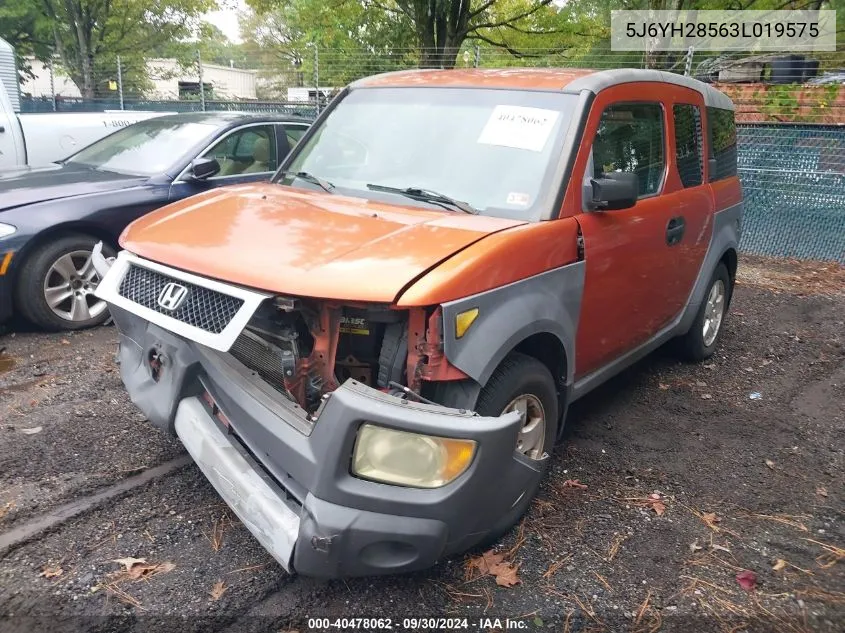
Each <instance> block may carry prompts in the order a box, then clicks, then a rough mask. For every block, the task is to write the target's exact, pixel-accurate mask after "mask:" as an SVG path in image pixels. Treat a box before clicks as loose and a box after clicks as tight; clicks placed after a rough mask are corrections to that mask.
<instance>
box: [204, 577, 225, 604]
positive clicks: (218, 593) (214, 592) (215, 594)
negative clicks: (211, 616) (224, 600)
mask: <svg viewBox="0 0 845 633" xmlns="http://www.w3.org/2000/svg"><path fill="white" fill-rule="evenodd" d="M228 588H229V587H227V586H226V583H225V582H223V581H222V580H218V581H217V582H216V583H214V586H213V587H211V591H209V592H208V593H209V595H210V596H211V599H212V600H214V601H215V602H216V601H218V600H220V598H221V597H222V596H223V594H224V593H226V590H227V589H228Z"/></svg>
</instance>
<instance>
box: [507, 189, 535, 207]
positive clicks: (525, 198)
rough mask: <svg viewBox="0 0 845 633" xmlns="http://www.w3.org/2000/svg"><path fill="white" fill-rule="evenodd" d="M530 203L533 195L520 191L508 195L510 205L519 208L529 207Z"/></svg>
mask: <svg viewBox="0 0 845 633" xmlns="http://www.w3.org/2000/svg"><path fill="white" fill-rule="evenodd" d="M530 202H531V194H527V193H520V192H518V191H511V192H510V193H509V194H508V204H512V205H515V206H517V207H527V206H528V204H529V203H530Z"/></svg>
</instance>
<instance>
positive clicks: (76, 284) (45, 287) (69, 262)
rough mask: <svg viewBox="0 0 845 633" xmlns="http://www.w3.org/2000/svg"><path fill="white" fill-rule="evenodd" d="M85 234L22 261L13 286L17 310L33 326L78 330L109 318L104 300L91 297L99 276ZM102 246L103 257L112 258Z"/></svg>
mask: <svg viewBox="0 0 845 633" xmlns="http://www.w3.org/2000/svg"><path fill="white" fill-rule="evenodd" d="M98 241H99V240H97V239H96V238H94V237H91V236H88V235H66V236H63V237H60V238H58V239H55V240H51V241H50V242H48V243H46V244H42V245H41V246H39V247H38V248H37V249H36V250H34V251H33V252H32V253H31V254H30V255H29V256H28V257H27V259H26V261H24V263H23V266H22V268H21V271H20V275H19V276H18V282H17V287H16V298H17V302H16V303H17V308H18V309H19V310H20V312H21V314H22V315H23V316H24V317H25V318H26V319H27V320H28V321H31V322H32V323H33V324H35V325H37V326H39V327H41V328H43V329H45V330H51V331H59V330H81V329H84V328H88V327H93V326H95V325H100V324H101V323H103V322H105V321H106V319H108V318H109V312H108V307H107V305H106V302H105V301H102V300H101V299H98V298H97V297H95V296H94V290H96V288H97V285H98V284H99V283H100V277H99V275H97V271H96V270H94V264H93V262H92V261H91V252H92V251H93V249H94V245H95V244H96V243H97V242H98ZM114 255H115V253H114V250H113V249H112V248H110V247H108V246H106V245H105V244H104V245H103V256H104V257H107V258H108V257H114Z"/></svg>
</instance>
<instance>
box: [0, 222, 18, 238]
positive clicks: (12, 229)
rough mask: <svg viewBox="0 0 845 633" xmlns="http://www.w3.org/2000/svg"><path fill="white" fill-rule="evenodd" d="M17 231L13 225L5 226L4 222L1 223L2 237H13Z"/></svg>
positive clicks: (0, 233) (0, 232)
mask: <svg viewBox="0 0 845 633" xmlns="http://www.w3.org/2000/svg"><path fill="white" fill-rule="evenodd" d="M15 231H17V229H16V228H15V227H13V226H12V225H11V224H3V223H2V222H0V237H6V236H7V235H11V234H12V233H14V232H15Z"/></svg>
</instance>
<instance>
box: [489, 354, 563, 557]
mask: <svg viewBox="0 0 845 633" xmlns="http://www.w3.org/2000/svg"><path fill="white" fill-rule="evenodd" d="M523 394H527V395H532V396H534V397H536V398H537V399H538V400H539V402H540V403H541V404H542V407H543V411H544V414H545V416H544V417H545V424H544V433H543V445H542V448H541V450H540V452H539V455H542V453H544V452H545V453H550V452H551V450H552V448H553V446H554V443H555V440H556V438H557V427H558V415H559V412H558V395H557V389H556V387H555V381H554V378H552V375H551V373H550V372H549V370H548V369H547V368H546V366H545V365H544V364H543V363H541V362H540V361H538V360H537V359H536V358H533V357H531V356H526V355H525V354H520V353H516V352H514V353H511V354H510V355H508V356H507V357H506V358H505V360H504V361H502V364H501V365H499V367H498V368H496V371H495V372H493V375H492V376H491V377H490V380H488V381H487V384H486V385H485V386H484V387H483V388H482V389H481V393H480V394H479V396H478V401H477V403H476V406H475V411H476V412H477V413H478V414H479V415H486V416H498V415H501V414H502V413H503V412H504V411H505V409H506V408H507V407H508V405H509V404H510V403H511V402H512V401H514V400H515V399H516V398H517V397H518V396H520V395H523ZM537 456H538V455H537V454H535V455H534V457H535V458H536V457H537ZM548 464H549V460H548V459H546V460H543V461H542V462H541V470H540V472H539V473H538V474H537V477H536V479H535V480H534V481H532V482H531V484H530V485H529V487H528V488H527V489H526V490H525V493H524V494H523V495H522V498H521V499H520V500H519V502H518V503H517V504H516V505H515V506H514V507H513V508H511V509H510V511H508V513H507V514H505V515H504V516H503V517H502V518H501V519H500V520H499V522H498V523H497V524H496V525H495V526H494V527H493V528H492V529H491V530H490V532H488V533H487V534H486V535H485V536H484V538H483V539H482V540H481V542H480V543H479V544H478V547H487V546H489V545H492V544H493V543H495V542H496V541H498V540H499V539H500V538H501V537H502V536H504V535H505V534H507V533H508V532H509V531H510V529H511V528H512V527H513V526H514V524H516V522H517V521H519V519H520V518H522V515H524V514H525V512H526V511H527V510H528V507H529V506H530V505H531V501H532V500H533V499H534V497H535V496H536V494H537V491H538V490H539V489H540V483H541V482H542V481H543V477H544V476H545V473H546V469H547V468H548Z"/></svg>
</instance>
